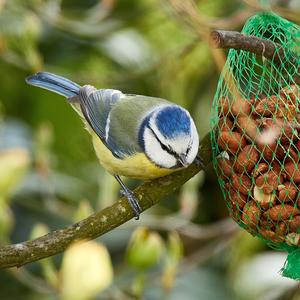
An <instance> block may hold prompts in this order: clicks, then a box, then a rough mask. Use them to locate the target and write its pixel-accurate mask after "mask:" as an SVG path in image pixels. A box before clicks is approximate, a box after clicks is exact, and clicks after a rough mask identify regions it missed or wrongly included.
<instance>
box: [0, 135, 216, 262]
mask: <svg viewBox="0 0 300 300" xmlns="http://www.w3.org/2000/svg"><path fill="white" fill-rule="evenodd" d="M199 153H200V155H201V157H202V158H203V160H204V163H205V164H207V163H209V162H210V161H211V144H210V137H209V134H207V135H206V136H205V137H204V139H203V140H202V142H201V144H200V148H199ZM200 170H201V168H200V167H199V166H197V165H196V164H192V165H191V166H189V167H188V168H187V169H183V170H181V171H178V172H175V173H173V174H171V175H169V176H166V177H162V178H159V179H156V180H153V181H148V182H145V183H143V184H142V185H140V186H139V187H138V188H136V189H135V190H134V192H135V195H136V196H137V198H138V199H139V203H140V205H141V208H142V210H143V211H144V210H146V209H148V208H150V207H151V206H153V205H155V204H156V203H158V202H159V200H160V199H162V198H164V197H165V196H167V195H168V194H171V193H172V192H174V191H175V190H177V189H178V188H179V187H180V186H182V185H183V184H184V183H185V182H186V181H188V180H189V179H190V178H192V177H193V176H194V175H196V174H197V173H198V172H199V171H200ZM133 217H134V214H133V212H132V209H131V207H130V206H129V204H128V201H127V199H126V198H124V197H122V198H120V199H119V200H118V201H117V202H116V203H115V204H113V205H112V206H110V207H107V208H105V209H103V210H101V211H100V212H97V213H95V214H93V215H91V216H89V217H88V218H86V219H84V220H82V221H80V222H78V223H76V224H73V225H71V226H69V227H66V228H64V229H60V230H55V231H52V232H50V233H48V234H47V235H44V236H42V237H40V238H37V239H35V240H31V241H26V242H22V243H19V244H13V245H7V246H2V247H0V268H9V267H20V266H22V265H25V264H28V263H30V262H34V261H37V260H40V259H42V258H46V257H49V256H52V255H55V254H58V253H60V252H63V251H64V250H65V249H66V248H67V247H68V246H69V245H70V244H71V243H73V242H75V241H78V240H91V239H95V238H96V237H98V236H100V235H103V234H104V233H106V232H108V231H110V230H112V229H114V228H116V227H118V226H120V225H122V224H123V223H125V222H127V221H128V220H130V219H132V218H133Z"/></svg>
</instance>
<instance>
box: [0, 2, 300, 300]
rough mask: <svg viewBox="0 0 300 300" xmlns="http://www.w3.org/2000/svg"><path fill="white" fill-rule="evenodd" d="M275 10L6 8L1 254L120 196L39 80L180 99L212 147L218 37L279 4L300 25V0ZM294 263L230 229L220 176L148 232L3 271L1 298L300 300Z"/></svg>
mask: <svg viewBox="0 0 300 300" xmlns="http://www.w3.org/2000/svg"><path fill="white" fill-rule="evenodd" d="M266 2H267V1H255V0H244V1H242V0H198V1H196V2H195V3H194V5H192V4H191V3H190V2H189V1H181V0H161V1H159V0H139V1H134V0H102V1H100V0H98V1H97V0H87V1H79V0H72V1H71V0H26V1H23V0H0V70H1V80H0V90H1V93H0V243H1V244H9V243H17V242H20V241H23V240H27V239H31V238H35V237H38V236H40V235H43V234H45V233H47V232H48V231H49V230H54V229H58V228H61V227H63V226H66V225H68V224H71V223H73V222H75V221H78V220H81V219H83V218H85V217H86V216H88V215H89V214H91V213H92V212H94V211H97V210H99V209H101V208H103V207H105V206H107V205H109V204H111V203H113V202H114V201H115V200H116V199H117V198H118V189H119V187H118V185H117V183H116V182H115V181H114V179H113V178H112V177H111V176H110V175H108V174H107V173H106V172H105V171H104V170H103V169H102V167H101V166H99V164H98V162H97V160H96V157H95V154H94V152H93V148H92V145H91V142H90V139H89V136H88V133H87V132H86V131H85V130H84V128H83V126H82V124H81V121H80V120H79V118H78V116H77V115H76V113H75V112H74V111H73V110H72V109H71V107H70V106H69V105H68V104H67V102H66V101H65V100H64V99H63V98H62V97H59V96H57V95H54V94H51V93H50V92H47V91H44V90H40V89H37V88H34V87H29V86H27V85H26V84H25V81H24V79H25V77H26V76H28V75H29V74H31V73H33V72H36V71H39V70H46V71H49V72H54V73H57V74H61V75H63V76H66V77H68V78H70V79H72V80H74V81H76V82H78V83H80V84H86V83H89V84H92V85H94V86H96V87H98V88H116V89H120V90H122V91H123V92H128V93H135V94H144V95H149V96H157V97H162V98H166V99H169V100H171V101H173V102H176V103H178V104H180V105H182V106H184V107H186V108H187V109H188V110H189V111H190V112H191V113H192V115H193V117H194V119H195V121H196V125H197V127H198V129H199V133H200V135H201V136H203V135H204V134H205V133H207V132H208V131H209V113H210V105H211V102H212V99H213V96H214V92H215V89H216V84H217V80H218V76H219V72H220V70H219V67H218V66H219V65H220V60H219V61H217V60H216V57H217V56H216V55H215V54H214V53H213V52H212V50H211V49H210V47H209V43H208V40H207V38H206V37H207V32H208V31H209V29H210V28H216V29H230V30H240V29H241V27H242V26H243V24H244V22H245V20H246V19H247V18H248V17H249V16H251V15H253V14H255V12H256V11H257V10H261V9H265V8H266V6H267V7H270V6H272V9H274V10H275V11H276V12H278V13H279V14H280V15H282V16H283V17H286V18H288V19H290V20H292V21H294V22H297V23H300V3H299V1H298V0H274V1H271V2H268V3H266ZM219 54H220V53H219ZM218 57H220V55H219V56H218ZM221 62H222V61H221ZM128 184H129V185H130V186H131V187H134V186H136V185H137V184H138V182H135V181H129V182H128ZM284 260H285V254H284V253H279V252H273V251H271V249H269V248H267V247H266V246H265V245H264V244H263V243H262V242H261V241H259V240H258V239H255V238H252V237H251V236H250V235H249V234H247V233H246V232H245V231H242V230H240V229H238V228H237V226H236V225H235V224H234V223H233V222H232V221H231V220H230V219H228V217H227V210H226V207H225V205H224V202H223V199H222V196H221V194H220V191H219V188H218V185H217V181H216V178H215V175H214V172H213V170H212V169H211V168H208V170H207V172H206V173H205V174H204V173H203V172H201V173H200V174H198V175H197V176H196V177H195V178H193V179H192V180H190V181H189V182H188V183H187V184H186V185H185V186H184V187H182V188H181V190H180V191H179V192H177V193H176V194H175V195H172V196H170V197H169V198H168V199H165V200H164V201H162V202H161V204H159V205H157V206H155V207H154V208H152V209H151V210H149V211H147V212H146V213H143V215H142V218H141V220H140V221H138V222H137V221H131V222H128V223H127V224H124V225H123V226H121V227H120V228H117V229H115V230H113V231H112V232H110V233H108V234H106V235H104V236H103V237H101V238H98V239H97V240H95V241H92V242H89V243H86V244H80V245H74V246H72V247H71V248H70V249H69V250H67V251H66V252H65V253H64V254H62V255H58V256H56V257H53V258H48V259H45V260H42V261H40V262H36V263H32V264H30V265H28V266H26V267H23V268H20V269H9V270H1V271H0V299H28V300H29V299H30V300H32V299H172V300H175V299H187V300H189V299H208V300H211V299H225V300H226V299H245V300H246V299H293V300H296V299H300V292H299V286H298V285H297V284H296V282H294V281H292V280H288V279H284V278H282V277H280V276H279V274H278V270H279V269H280V267H281V266H282V264H283V262H284Z"/></svg>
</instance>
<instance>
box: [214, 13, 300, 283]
mask: <svg viewBox="0 0 300 300" xmlns="http://www.w3.org/2000/svg"><path fill="white" fill-rule="evenodd" d="M242 33H244V34H245V35H252V36H256V37H258V38H262V39H264V40H268V41H272V45H274V49H275V50H274V51H273V55H272V56H271V57H270V52H268V55H269V57H268V58H265V55H264V51H266V53H267V51H269V50H270V49H263V51H262V55H259V54H254V53H251V52H249V51H244V50H234V49H231V50H230V51H229V54H228V58H227V61H226V64H225V67H224V70H223V72H222V74H221V77H220V79H219V83H218V88H217V92H216V96H215V99H214V102H213V112H212V118H211V124H212V134H211V139H212V145H213V161H214V166H215V169H216V172H217V175H218V179H219V183H220V186H221V189H222V192H223V194H224V197H225V200H226V203H227V206H228V208H229V211H230V215H231V217H232V218H233V219H234V220H235V221H236V222H237V223H238V224H239V225H240V226H242V227H243V228H244V229H246V230H247V231H248V232H250V233H251V234H252V235H254V236H257V237H259V238H261V239H263V240H264V241H265V242H266V243H268V245H269V246H271V247H272V248H275V249H278V250H285V251H288V252H289V255H288V258H287V261H286V263H285V265H284V267H283V268H282V270H281V271H282V274H283V276H286V277H290V278H293V279H298V280H299V279H300V247H299V246H300V85H299V83H300V72H299V70H300V68H299V67H300V58H299V57H300V28H299V27H298V26H297V25H295V24H293V23H291V22H289V21H287V20H285V19H283V18H281V17H279V16H277V15H275V14H273V13H261V14H257V15H255V16H254V17H252V18H250V19H249V20H248V22H247V23H246V24H245V26H244V29H243V31H242ZM254 52H255V51H254ZM256 53H257V52H256Z"/></svg>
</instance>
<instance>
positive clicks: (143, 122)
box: [26, 72, 199, 219]
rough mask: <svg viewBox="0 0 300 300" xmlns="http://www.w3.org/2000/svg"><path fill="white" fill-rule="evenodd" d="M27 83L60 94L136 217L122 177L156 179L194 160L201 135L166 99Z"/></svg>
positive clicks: (44, 76)
mask: <svg viewBox="0 0 300 300" xmlns="http://www.w3.org/2000/svg"><path fill="white" fill-rule="evenodd" d="M26 82H27V83H28V84H30V85H33V86H37V87H40V88H44V89H47V90H50V91H51V92H55V93H57V94H60V95H62V96H64V97H66V98H67V99H68V102H69V103H70V104H71V105H72V107H73V108H74V109H75V110H76V112H77V113H78V114H79V115H80V117H81V118H82V120H83V122H84V123H85V126H86V128H87V130H88V131H89V133H90V134H91V136H92V142H93V145H94V149H95V152H96V155H97V157H98V159H99V160H100V163H101V164H102V166H103V167H104V168H105V169H106V170H107V171H108V172H109V173H111V174H112V175H113V176H114V177H115V178H116V180H117V181H118V182H119V184H120V186H121V191H122V193H123V195H124V196H126V197H127V199H128V201H129V204H130V205H131V207H132V209H133V211H134V213H135V216H136V219H138V218H139V214H140V212H141V207H140V205H139V203H138V201H137V199H136V198H135V196H134V194H133V192H132V191H131V190H129V189H128V188H127V187H126V186H125V185H124V183H123V182H122V180H121V178H120V176H126V177H131V178H136V179H142V180H147V179H154V178H158V177H162V176H165V175H168V174H170V173H172V172H174V171H177V170H179V169H182V168H185V167H187V166H188V165H190V164H191V163H192V162H193V161H194V160H195V158H196V156H197V153H198V147H199V136H198V133H197V129H196V126H195V124H194V121H193V120H192V118H191V116H190V114H189V112H188V111H187V110H185V109H184V108H182V107H180V106H179V105H176V104H173V103H171V102H169V101H167V100H164V99H160V98H154V97H146V96H141V95H132V94H124V93H122V92H121V91H119V90H114V89H100V90H97V89H96V88H94V87H93V86H90V85H84V86H80V85H78V84H76V83H74V82H72V81H70V80H68V79H66V78H63V77H61V76H58V75H55V74H51V73H47V72H39V73H37V74H35V75H32V76H29V77H27V78H26Z"/></svg>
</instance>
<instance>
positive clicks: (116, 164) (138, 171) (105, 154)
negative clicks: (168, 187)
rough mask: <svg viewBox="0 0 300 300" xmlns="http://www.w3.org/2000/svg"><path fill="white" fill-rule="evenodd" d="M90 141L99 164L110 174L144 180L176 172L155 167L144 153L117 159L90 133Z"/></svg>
mask: <svg viewBox="0 0 300 300" xmlns="http://www.w3.org/2000/svg"><path fill="white" fill-rule="evenodd" d="M92 139H93V145H94V148H95V151H96V154H97V157H98V159H99V160H100V163H101V164H102V165H103V167H104V168H105V169H106V170H107V171H108V172H109V173H111V174H116V175H123V176H126V177H131V178H136V179H144V180H145V179H154V178H158V177H163V176H166V175H168V174H171V173H173V172H174V171H176V169H163V168H159V167H157V166H156V165H155V164H153V163H152V162H151V161H150V160H149V159H148V158H147V156H146V155H145V154H144V153H137V154H135V155H133V156H130V157H128V158H125V159H118V158H116V157H115V156H113V155H112V153H111V152H110V150H109V149H107V147H106V146H105V145H104V144H103V143H102V142H101V140H100V139H99V137H98V136H97V135H96V134H94V133H92Z"/></svg>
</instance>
